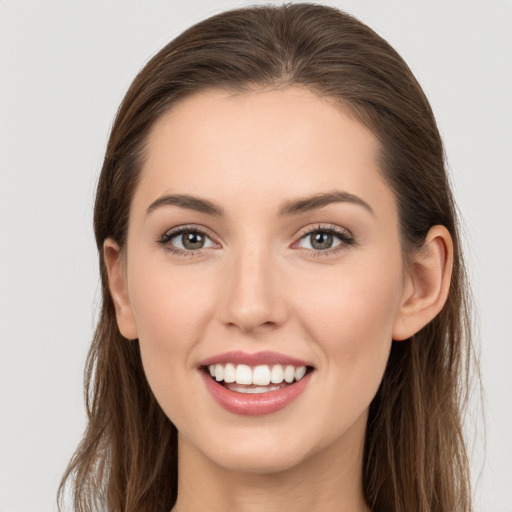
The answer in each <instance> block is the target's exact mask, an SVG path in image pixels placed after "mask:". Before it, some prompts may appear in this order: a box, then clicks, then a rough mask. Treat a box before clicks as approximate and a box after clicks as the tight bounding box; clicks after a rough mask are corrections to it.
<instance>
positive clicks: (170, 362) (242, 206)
mask: <svg viewBox="0 0 512 512" xmlns="http://www.w3.org/2000/svg"><path fill="white" fill-rule="evenodd" d="M378 149H379V143H378V141H377V139H376V138H375V136H374V135H373V134H372V133H371V132H370V131H369V130H368V129H367V128H365V127H364V126H363V125H362V124H360V123H359V122H358V121H356V120H355V119H354V118H353V117H351V116H349V115H347V113H346V112H344V111H343V110H342V109H341V108H339V107H338V106H337V105H335V104H334V102H333V101H330V100H327V99H322V98H319V97H318V96H316V95H314V94H313V93H311V92H309V91H307V90H305V89H302V88H299V87H290V88H285V89H280V90H255V91H254V92H252V93H250V94H249V93H244V94H236V95H234V94H229V93H226V92H222V91H208V92H204V93H198V94H195V95H193V96H191V97H189V98H187V99H185V100H182V101H181V102H180V103H179V104H177V105H176V106H175V107H174V108H173V110H172V111H170V112H169V113H167V114H165V115H164V116H163V117H162V118H161V119H160V120H159V121H158V122H157V123H156V124H155V126H154V127H153V129H152V131H151V134H150V137H149V145H148V147H147V159H146V161H145V163H144V166H143V169H142V174H141V179H140V182H139V184H138V186H137V188H136V191H135V195H134V197H133V201H132V205H131V209H130V218H129V229H128V237H127V246H126V248H125V249H124V250H123V251H120V249H119V247H118V245H117V244H116V242H115V241H113V240H107V241H106V242H105V246H104V250H105V260H106V264H107V269H108V273H109V282H110V289H111V293H112V296H113V299H114V302H115V305H116V313H117V320H118V325H119V328H120V331H121V333H122V334H123V336H125V337H126V338H128V339H135V338H138V339H139V343H140V347H141V354H142V362H143V365H144V370H145V372H146V375H147V378H148V382H149V384H150V386H151V389H152V391H153V393H154V394H155V397H156V399H157V400H158V402H159V404H160V405H161V407H162V409H163V411H164V412H165V413H166V414H167V416H168V417H169V418H170V419H171V420H172V422H173V423H174V424H175V425H176V427H177V429H178V432H179V490H178V501H177V503H176V506H175V508H174V509H173V510H174V511H175V512H186V511H191V510H193V511H196V512H202V511H209V512H217V511H218V512H221V511H222V512H229V511H237V512H256V511H265V512H274V511H282V510H286V509H290V510H294V512H306V511H312V510H318V511H323V512H329V511H334V510H336V511H337V512H349V511H350V512H357V511H367V510H368V509H367V506H366V504H365V502H364V498H363V492H362V479H361V474H362V457H363V443H364V434H365V429H366V422H367V416H368V407H369V405H370V402H371V400H372V398H373V397H374V396H375V393H376V392H377V389H378V387H379V383H380V381H381V379H382V375H383V373H384V370H385V366H386V362H387V358H388V354H389V350H390V346H391V342H392V339H395V340H404V339H406V338H408V337H410V336H411V335H412V334H414V333H415V332H417V331H418V330H419V329H421V327H423V326H424V325H425V324H426V323H428V322H429V321H430V320H431V319H432V318H433V317H434V316H435V315H436V314H437V313H438V312H439V311H440V310H441V308H442V306H443V304H444V302H445V300H446V296H447V292H448V286H449V281H450V274H451V267H452V245H451V239H450V236H449V234H448V232H447V230H446V229H445V228H444V227H442V226H434V227H433V228H432V229H431V230H430V232H429V234H428V236H427V239H426V241H425V246H424V249H423V250H422V251H419V252H418V253H415V254H413V255H410V256H409V260H410V261H409V265H408V266H407V270H406V268H405V267H404V262H403V257H402V253H401V245H400V238H399V228H398V214H397V208H396V204H395V198H394V195H393V193H392V191H391V190H390V188H389V187H388V185H387V184H386V183H385V182H384V180H383V179H382V176H381V174H380V171H379V167H378V161H377V154H378ZM334 192H337V193H338V195H336V196H335V195H334V194H333V193H334ZM339 192H341V193H342V194H339ZM321 194H331V195H330V196H329V197H328V198H327V199H326V200H325V201H324V202H323V203H322V204H318V203H317V204H316V205H312V204H311V202H310V203H309V208H305V207H304V205H302V208H298V207H297V208H295V209H293V208H288V210H287V211H285V212H284V214H283V211H282V210H283V207H284V206H286V205H287V204H289V203H290V202H296V201H298V200H302V199H306V198H311V197H312V196H316V195H321ZM177 195H179V196H183V195H187V196H194V197H195V198H199V199H203V200H207V201H209V202H210V203H212V204H214V205H215V206H216V207H217V210H222V211H217V212H216V213H217V214H216V215H214V214H212V212H211V211H210V212H207V211H206V210H205V208H203V209H202V210H203V211H198V210H197V209H194V208H193V205H192V203H190V202H188V203H187V204H188V207H187V205H186V204H184V202H183V200H181V201H180V204H177V203H178V201H177V200H176V196H177ZM169 196H173V197H171V198H169ZM162 198H163V199H162ZM333 198H335V199H336V200H334V199H333ZM195 204H196V205H197V202H196V203H195ZM203 206H204V205H203ZM313 206H315V207H313ZM183 226H186V227H187V229H189V231H190V234H191V236H192V238H190V240H191V241H192V242H193V244H192V245H191V244H190V243H189V239H188V238H184V236H183V233H178V234H176V233H175V232H173V233H169V231H170V230H171V229H173V228H179V227H183ZM198 236H199V238H198ZM319 241H320V242H322V243H319ZM194 244H195V245H194ZM172 251H179V253H176V252H172ZM232 351H239V352H242V354H245V355H247V354H260V353H261V352H268V351H272V352H277V353H279V354H280V356H279V357H284V358H286V357H293V358H296V359H299V360H301V361H304V362H305V363H307V368H308V373H307V375H306V377H304V381H302V384H304V387H303V390H302V391H301V392H300V393H299V394H298V395H297V396H296V397H295V398H294V399H293V400H292V401H290V402H289V403H286V405H285V406H284V407H281V408H279V409H278V410H271V411H263V412H261V411H260V410H259V409H258V411H259V412H258V413H254V412H253V413H248V414H245V413H244V412H243V407H245V405H244V404H245V402H243V399H245V397H247V396H248V395H247V394H244V393H238V395H240V396H241V397H242V405H241V406H240V407H239V408H238V409H237V410H235V411H233V410H228V409H226V407H224V406H222V405H221V404H219V402H218V401H217V400H215V399H214V397H213V396H212V393H211V392H210V391H209V389H208V385H205V382H207V379H210V384H211V383H212V382H214V379H211V378H210V377H208V376H206V372H207V371H208V368H204V367H203V362H204V361H207V360H208V359H209V358H210V359H211V358H212V357H213V358H215V357H216V356H218V355H219V354H226V353H228V352H232ZM245 355H243V356H242V357H245ZM225 362H226V363H228V362H229V361H225ZM205 376H206V377H205ZM211 385H213V386H214V387H215V386H218V387H219V388H220V387H222V389H221V392H224V388H225V386H226V385H225V384H222V383H218V382H217V381H215V382H214V383H213V384H211ZM285 385H286V384H283V386H285ZM223 386H224V387H223ZM293 386H298V383H294V384H290V389H291V388H293ZM249 387H250V386H249ZM219 388H217V389H219ZM297 389H298V387H297ZM272 392H274V391H270V392H268V393H266V394H267V395H270V394H271V393H272ZM231 393H232V392H231ZM252 396H254V395H252ZM237 407H238V406H237Z"/></svg>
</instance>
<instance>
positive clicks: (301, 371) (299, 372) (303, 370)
mask: <svg viewBox="0 0 512 512" xmlns="http://www.w3.org/2000/svg"><path fill="white" fill-rule="evenodd" d="M304 375H306V367H305V366H299V367H298V368H296V369H295V380H300V379H302V377H304Z"/></svg>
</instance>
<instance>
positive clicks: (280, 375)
mask: <svg viewBox="0 0 512 512" xmlns="http://www.w3.org/2000/svg"><path fill="white" fill-rule="evenodd" d="M209 370H210V375H211V376H212V377H215V380H216V381H219V382H220V381H224V382H226V383H230V382H236V383H237V384H247V385H250V384H256V385H258V386H267V385H268V384H270V383H271V382H272V384H281V383H282V382H283V381H285V382H288V383H291V382H293V381H294V380H300V379H302V377H304V375H306V367H305V366H293V365H291V364H289V365H286V366H282V365H280V364H275V365H273V366H272V367H270V366H268V365H266V364H262V365H259V366H255V367H254V368H251V367H250V366H248V365H246V364H238V365H235V364H233V363H226V364H212V365H210V367H209Z"/></svg>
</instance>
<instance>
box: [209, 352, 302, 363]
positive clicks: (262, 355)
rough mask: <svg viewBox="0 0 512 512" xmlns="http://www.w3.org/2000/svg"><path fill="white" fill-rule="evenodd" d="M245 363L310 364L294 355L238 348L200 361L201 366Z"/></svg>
mask: <svg viewBox="0 0 512 512" xmlns="http://www.w3.org/2000/svg"><path fill="white" fill-rule="evenodd" d="M226 363H233V364H246V365H248V366H258V365H259V364H268V365H271V364H283V365H286V364H291V365H292V366H311V365H310V364H309V363H307V362H306V361H302V360H300V359H296V358H295V357H291V356H287V355H285V354H279V353H278V352H269V351H266V352H256V353H254V354H250V353H248V352H242V351H239V350H236V351H232V352H224V353H223V354H218V355H216V356H212V357H209V358H208V359H206V360H204V361H203V362H202V363H201V366H210V365H212V364H226Z"/></svg>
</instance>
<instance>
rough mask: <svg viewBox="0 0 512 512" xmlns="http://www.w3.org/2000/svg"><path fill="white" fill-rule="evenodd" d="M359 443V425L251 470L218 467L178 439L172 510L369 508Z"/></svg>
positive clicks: (361, 511) (331, 511)
mask: <svg viewBox="0 0 512 512" xmlns="http://www.w3.org/2000/svg"><path fill="white" fill-rule="evenodd" d="M361 432H362V434H363V435H361ZM363 446H364V429H356V435H355V436H349V437H348V438H347V437H344V438H342V439H340V440H338V441H337V442H336V445H335V446H333V445H329V446H328V447H326V448H324V449H323V450H321V451H319V452H317V453H315V454H314V455H312V456H311V457H308V458H307V459H305V460H303V461H302V462H301V463H300V464H297V465H295V466H293V467H291V468H289V469H286V470H282V471H279V472H271V473H255V472H239V471H233V470H230V469H226V468H224V467H221V466H219V465H218V464H216V463H215V462H213V461H212V460H211V459H208V458H207V457H205V456H204V454H202V453H200V452H199V451H197V450H196V449H195V447H193V446H192V445H190V444H189V443H188V442H187V441H186V440H184V439H182V438H180V440H179V453H180V457H179V472H178V474H179V478H178V500H177V502H176V506H175V507H174V508H173V511H172V512H191V511H194V512H235V511H236V512H261V511H265V512H278V511H279V512H282V511H283V510H293V512H312V511H321V512H369V509H368V506H367V505H366V503H365V500H364V497H363V489H362V461H363Z"/></svg>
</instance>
